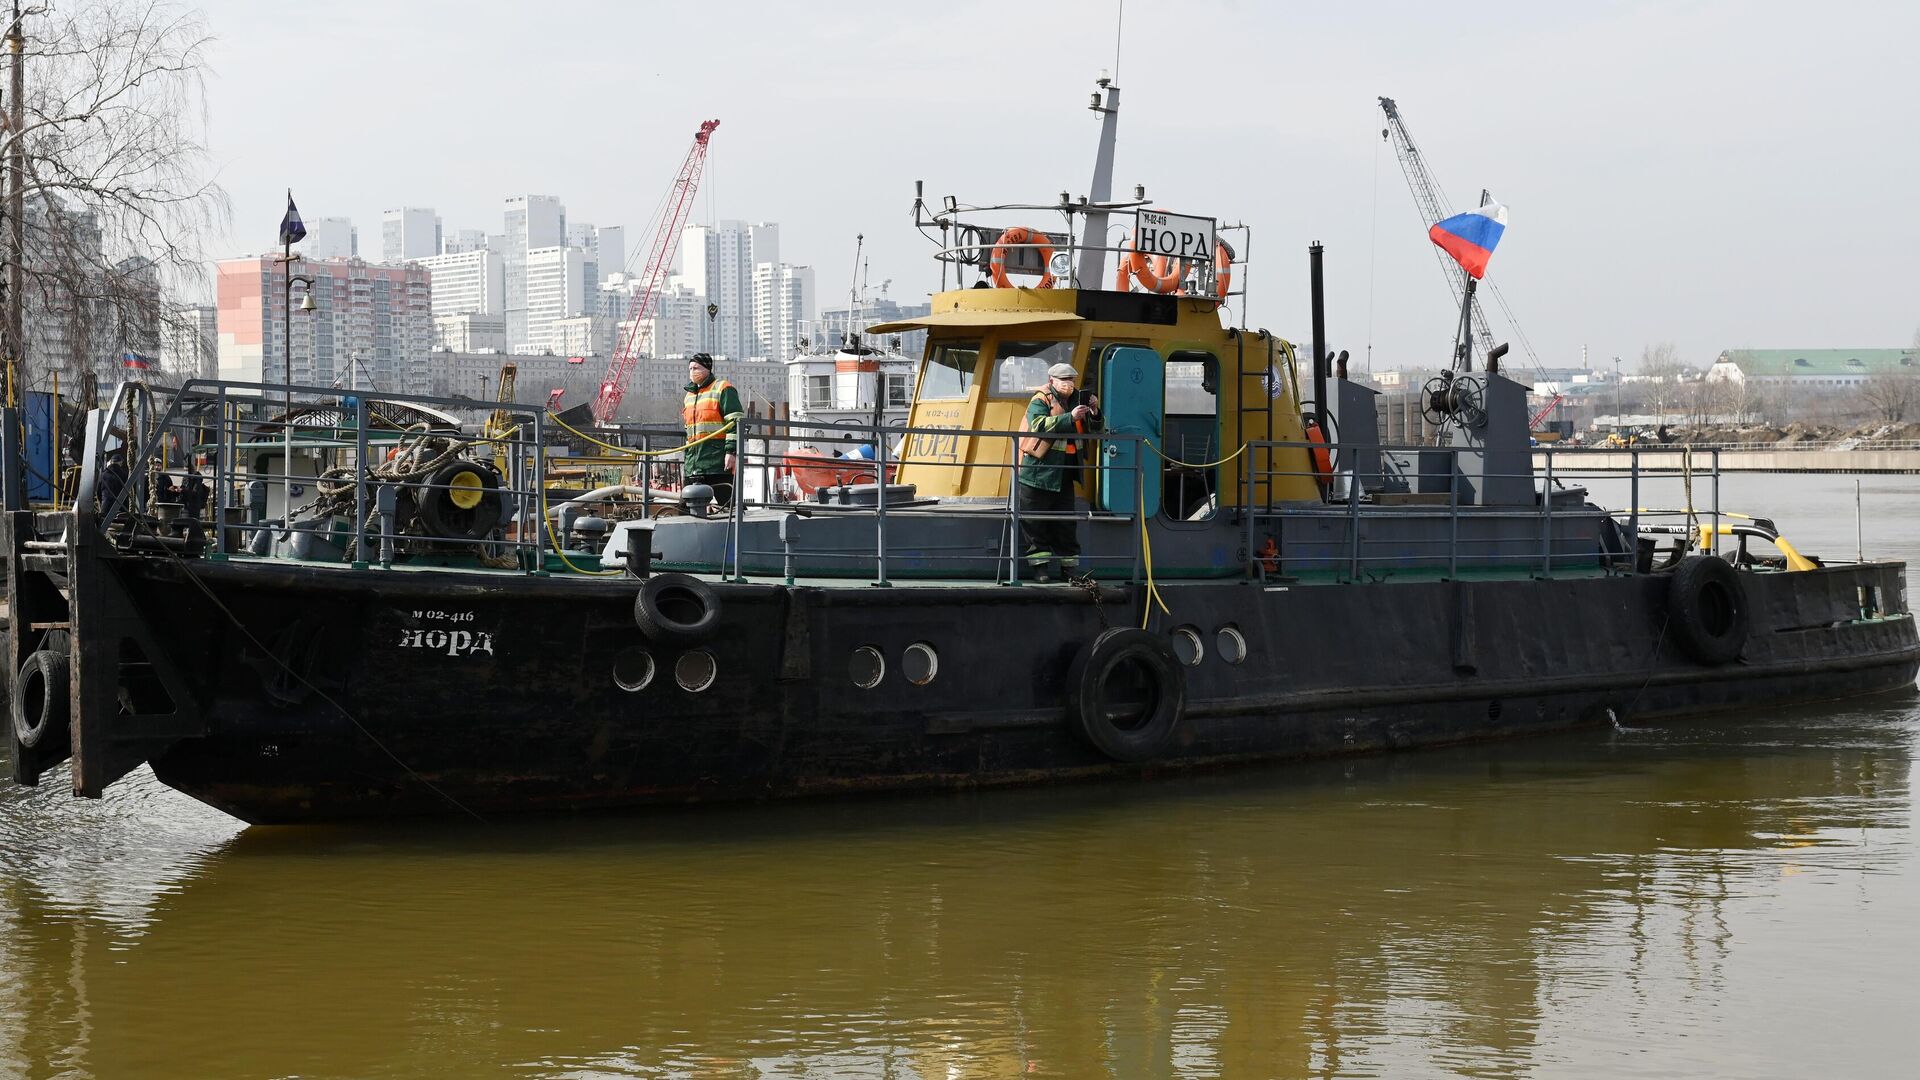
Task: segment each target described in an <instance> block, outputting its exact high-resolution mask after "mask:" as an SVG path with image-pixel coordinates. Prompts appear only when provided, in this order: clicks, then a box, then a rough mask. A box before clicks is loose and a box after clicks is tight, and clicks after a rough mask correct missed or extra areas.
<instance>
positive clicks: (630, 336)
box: [593, 120, 720, 424]
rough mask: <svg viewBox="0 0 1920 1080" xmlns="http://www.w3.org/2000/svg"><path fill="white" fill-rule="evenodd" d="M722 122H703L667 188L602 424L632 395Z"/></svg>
mask: <svg viewBox="0 0 1920 1080" xmlns="http://www.w3.org/2000/svg"><path fill="white" fill-rule="evenodd" d="M719 126H720V121H718V120H708V121H706V122H705V123H703V124H701V125H700V130H699V131H697V132H695V133H694V136H693V148H692V149H690V150H688V151H687V160H685V161H683V162H681V163H680V174H679V175H678V176H676V177H675V178H674V181H673V187H672V188H670V189H668V191H667V199H666V212H665V213H664V214H662V215H661V217H660V231H659V232H656V233H655V234H654V235H653V240H652V242H651V243H649V244H648V248H647V268H646V271H645V272H644V273H642V274H641V276H640V287H639V288H638V289H635V290H634V293H633V300H632V301H631V302H630V303H629V304H628V305H627V332H626V333H625V334H624V335H622V336H621V338H620V343H619V345H617V346H616V347H615V348H614V350H613V360H612V362H611V363H609V364H608V365H607V377H606V378H605V379H602V380H601V381H600V392H599V393H598V394H596V395H594V399H593V419H594V420H595V422H597V423H601V424H604V423H607V422H608V421H610V420H612V419H613V414H614V413H616V412H619V411H620V399H621V398H624V397H626V396H627V383H629V382H631V381H632V380H633V365H634V362H635V361H637V360H638V359H639V349H638V346H639V343H640V323H641V320H643V319H645V318H646V317H647V316H649V315H651V314H653V304H654V300H655V299H656V298H657V297H658V296H659V295H660V288H661V286H662V285H664V284H665V283H666V280H667V270H668V268H669V267H671V266H672V265H673V256H674V252H676V251H677V250H679V248H680V227H681V226H682V225H684V224H686V220H687V215H688V214H689V213H691V212H692V210H693V193H694V192H695V191H697V190H699V188H700V171H701V170H702V169H704V168H705V167H706V164H707V140H708V139H710V138H712V137H713V129H714V128H717V127H719Z"/></svg>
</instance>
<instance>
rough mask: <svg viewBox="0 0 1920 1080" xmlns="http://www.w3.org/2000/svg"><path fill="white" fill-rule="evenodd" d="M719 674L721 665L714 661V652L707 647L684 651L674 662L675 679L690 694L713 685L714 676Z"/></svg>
mask: <svg viewBox="0 0 1920 1080" xmlns="http://www.w3.org/2000/svg"><path fill="white" fill-rule="evenodd" d="M719 674H720V665H718V664H716V663H714V662H713V654H712V653H710V652H708V651H707V650H705V649H694V650H692V651H691V652H683V653H681V654H680V659H678V660H676V661H674V664H673V678H674V681H675V682H677V683H679V684H680V689H682V690H685V691H686V692H687V693H689V694H697V693H699V692H700V691H702V690H705V689H706V688H707V687H709V686H712V685H713V680H714V677H715V676H717V675H719Z"/></svg>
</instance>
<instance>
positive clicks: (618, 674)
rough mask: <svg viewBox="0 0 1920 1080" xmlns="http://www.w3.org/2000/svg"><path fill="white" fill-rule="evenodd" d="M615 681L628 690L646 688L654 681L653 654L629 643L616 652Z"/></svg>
mask: <svg viewBox="0 0 1920 1080" xmlns="http://www.w3.org/2000/svg"><path fill="white" fill-rule="evenodd" d="M613 681H614V684H615V685H617V686H619V687H620V689H622V690H626V691H628V692H632V691H636V690H645V689H646V688H647V684H648V683H650V682H652V681H653V654H652V653H650V652H648V651H647V650H645V649H643V648H641V647H640V646H638V645H629V646H627V647H626V648H624V649H621V650H620V651H619V652H617V653H615V654H614V657H613Z"/></svg>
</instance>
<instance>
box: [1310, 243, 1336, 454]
mask: <svg viewBox="0 0 1920 1080" xmlns="http://www.w3.org/2000/svg"><path fill="white" fill-rule="evenodd" d="M1325 250H1326V248H1325V247H1324V246H1322V245H1321V243H1320V241H1318V240H1315V241H1314V242H1313V243H1311V244H1309V245H1307V268H1308V279H1307V280H1308V282H1309V285H1308V288H1309V290H1310V291H1311V294H1312V295H1311V298H1310V300H1309V303H1310V304H1311V305H1312V310H1313V411H1314V417H1315V419H1316V420H1317V421H1318V423H1319V424H1320V435H1321V437H1322V438H1329V439H1330V438H1332V436H1331V435H1328V434H1327V433H1328V431H1329V430H1331V429H1330V428H1329V427H1328V426H1327V296H1326V289H1325V287H1324V286H1323V284H1322V282H1321V280H1320V254H1321V252H1323V251H1325Z"/></svg>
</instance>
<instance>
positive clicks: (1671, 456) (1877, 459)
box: [1533, 447, 1920, 473]
mask: <svg viewBox="0 0 1920 1080" xmlns="http://www.w3.org/2000/svg"><path fill="white" fill-rule="evenodd" d="M1546 458H1547V455H1545V454H1539V453H1536V454H1535V455H1534V461H1533V465H1534V468H1535V469H1541V470H1544V469H1545V468H1546ZM1638 458H1639V462H1640V469H1641V471H1643V472H1645V471H1649V470H1652V471H1660V472H1678V471H1679V470H1680V468H1681V454H1680V451H1678V450H1675V449H1671V448H1664V449H1659V450H1641V451H1639V452H1638ZM1634 459H1635V453H1634V452H1632V451H1627V450H1583V451H1579V452H1577V453H1564V452H1563V453H1559V454H1556V455H1554V463H1553V464H1554V469H1555V470H1556V471H1562V472H1568V471H1570V472H1630V471H1632V469H1633V462H1634ZM1693 468H1694V471H1695V472H1704V471H1707V470H1710V469H1712V468H1713V454H1712V452H1711V451H1709V450H1706V449H1701V448H1697V447H1696V448H1695V449H1694V451H1693ZM1720 471H1721V472H1757V473H1802V472H1804V473H1920V450H1722V451H1720Z"/></svg>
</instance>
